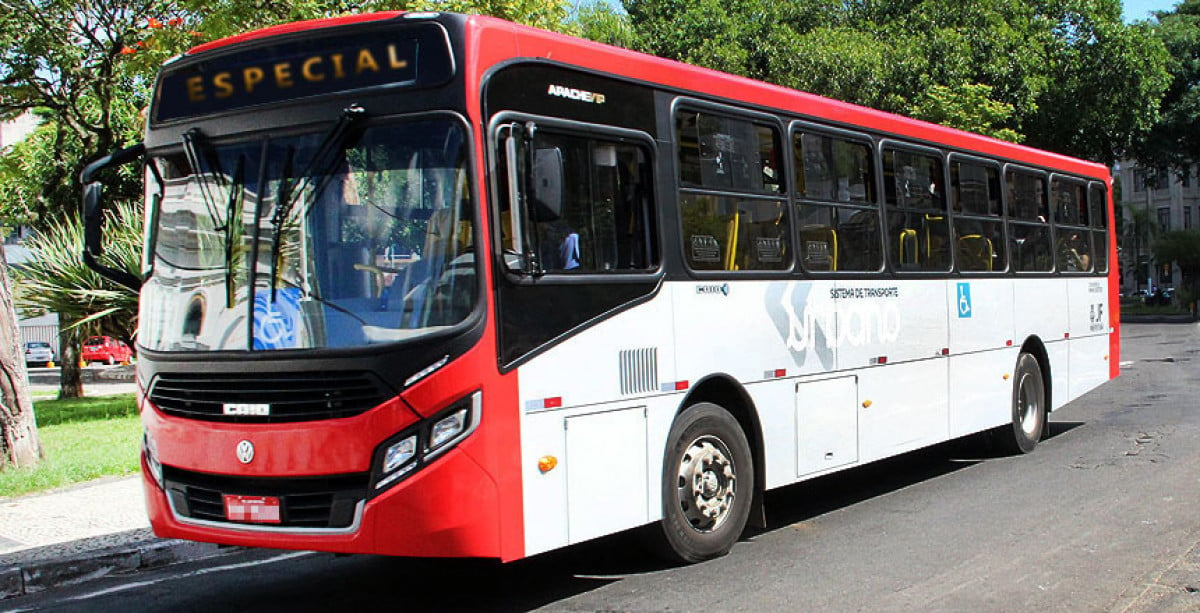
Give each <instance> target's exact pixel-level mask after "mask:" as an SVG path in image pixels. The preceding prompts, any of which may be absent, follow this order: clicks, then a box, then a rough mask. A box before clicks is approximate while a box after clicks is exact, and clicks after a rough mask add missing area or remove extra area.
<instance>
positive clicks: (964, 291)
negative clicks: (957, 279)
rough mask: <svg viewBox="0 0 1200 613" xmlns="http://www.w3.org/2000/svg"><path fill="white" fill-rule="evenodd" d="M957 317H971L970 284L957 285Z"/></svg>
mask: <svg viewBox="0 0 1200 613" xmlns="http://www.w3.org/2000/svg"><path fill="white" fill-rule="evenodd" d="M958 316H959V317H970V316H971V284H970V283H959V284H958Z"/></svg>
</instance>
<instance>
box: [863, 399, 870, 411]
mask: <svg viewBox="0 0 1200 613" xmlns="http://www.w3.org/2000/svg"><path fill="white" fill-rule="evenodd" d="M863 408H864V409H869V408H871V401H870V400H864V401H863Z"/></svg>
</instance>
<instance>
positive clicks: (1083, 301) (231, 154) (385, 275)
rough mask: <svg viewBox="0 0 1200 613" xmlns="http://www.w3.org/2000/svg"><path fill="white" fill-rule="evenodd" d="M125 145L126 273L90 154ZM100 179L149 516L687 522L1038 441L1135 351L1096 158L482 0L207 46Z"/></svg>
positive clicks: (522, 546)
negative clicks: (966, 443) (917, 117)
mask: <svg viewBox="0 0 1200 613" xmlns="http://www.w3.org/2000/svg"><path fill="white" fill-rule="evenodd" d="M132 161H141V162H142V163H143V164H144V165H145V168H146V172H145V184H146V247H145V253H146V257H145V261H144V270H143V271H142V274H141V275H140V276H135V275H131V274H129V273H128V272H125V273H122V272H120V271H114V270H112V269H111V268H106V267H105V266H104V265H103V264H102V261H103V260H102V259H101V258H100V256H101V254H102V247H103V238H102V236H101V223H100V222H101V220H102V219H103V204H102V198H101V194H100V186H99V184H98V183H94V182H93V178H94V177H95V176H96V173H97V172H98V171H99V170H101V169H103V168H107V167H112V166H115V165H119V164H122V163H127V162H132ZM84 179H85V183H89V184H90V187H89V188H88V190H87V195H86V196H85V205H86V207H85V208H86V211H87V217H88V230H89V233H88V246H87V253H86V254H85V258H86V259H87V260H88V261H89V262H91V263H92V264H94V265H95V266H97V267H99V268H100V269H102V270H105V271H106V272H107V273H108V274H109V275H110V276H112V277H114V278H117V279H118V280H120V281H121V282H123V283H126V284H128V285H130V286H132V287H137V288H139V289H140V292H141V312H140V316H139V326H140V327H139V332H138V337H137V338H138V345H139V346H138V356H139V361H138V381H139V384H140V387H141V390H142V393H141V415H142V421H143V424H144V426H145V442H144V448H143V469H144V470H143V474H144V476H145V492H146V498H147V501H148V507H149V513H150V519H151V523H152V524H153V527H154V530H155V532H156V533H157V534H159V535H161V536H164V537H172V538H183V539H192V540H197V541H207V542H216V543H227V544H234V545H250V546H263V547H280V548H295V549H312V550H324V551H335V552H358V553H382V554H393V555H413V556H479V557H489V558H499V559H503V560H514V559H518V558H522V557H525V556H530V555H534V554H537V553H540V552H545V551H548V550H552V549H555V548H559V547H563V546H566V545H571V544H573V543H578V542H581V541H585V540H588V539H592V538H595V537H598V536H601V535H605V534H610V533H614V532H618V531H622V530H627V529H631V528H635V527H639V526H644V525H656V526H659V527H660V528H655V527H654V526H651V528H649V529H648V530H647V533H648V534H652V535H656V536H655V537H654V538H656V539H658V540H659V541H660V542H661V544H664V545H665V550H666V551H668V552H670V553H671V554H672V555H674V556H676V557H677V558H679V559H681V560H685V561H695V560H701V559H706V558H710V557H713V556H717V555H721V554H723V553H725V552H727V551H728V550H729V549H730V548H731V547H732V546H733V544H734V543H735V542H736V540H737V539H738V537H739V535H740V534H741V533H742V531H743V529H744V527H745V526H746V525H747V523H748V522H756V523H757V522H762V521H763V518H764V517H765V515H764V509H763V506H762V497H763V492H764V491H765V490H767V489H771V488H777V487H781V486H785V485H789V484H793V483H797V482H799V481H803V480H805V479H809V478H812V477H814V476H817V475H824V474H828V473H831V472H834V471H838V470H841V469H845V468H850V467H854V466H860V465H863V464H866V463H868V462H872V461H874V460H878V459H880V458H885V457H888V456H893V455H896V454H900V453H905V452H908V451H911V450H914V449H918V448H921V447H926V446H929V445H932V444H935V443H938V442H941V441H946V440H949V439H953V438H956V437H962V436H965V435H968V434H972V433H977V432H981V431H985V430H995V431H996V432H998V433H999V434H1000V435H1001V438H1003V439H1005V440H1006V441H1007V442H1009V443H1010V444H1011V446H1012V447H1013V448H1014V450H1017V451H1022V452H1028V451H1031V450H1032V449H1033V447H1034V446H1035V445H1036V444H1037V443H1038V441H1039V439H1041V438H1042V437H1043V435H1044V433H1045V431H1046V416H1047V413H1048V412H1049V411H1051V410H1053V409H1055V408H1058V407H1061V406H1063V405H1064V404H1065V403H1067V402H1069V401H1071V400H1072V399H1074V398H1077V397H1079V396H1080V395H1081V394H1083V393H1084V392H1086V391H1088V390H1090V389H1092V388H1094V387H1096V386H1097V385H1099V384H1101V383H1103V382H1104V381H1107V380H1108V379H1110V378H1113V377H1115V376H1117V373H1118V369H1117V364H1118V341H1117V338H1118V336H1117V327H1118V314H1117V299H1116V295H1117V294H1116V291H1117V283H1116V280H1115V276H1114V275H1115V274H1116V267H1115V266H1111V265H1110V263H1111V262H1113V261H1114V257H1115V245H1114V241H1113V240H1112V236H1111V233H1110V230H1111V228H1112V227H1113V222H1112V211H1111V206H1110V183H1111V179H1110V176H1109V173H1108V171H1107V170H1106V169H1105V168H1104V167H1102V166H1100V165H1096V164H1092V163H1088V162H1084V161H1080V160H1076V159H1072V158H1068V157H1064V156H1061V155H1056V154H1053V153H1048V152H1045V151H1037V150H1034V149H1030V148H1027V147H1023V146H1018V145H1013V144H1009V143H1004V142H1000V141H997V140H993V139H989V138H985V137H981V136H977V135H974V134H968V133H964V132H961V131H956V130H952V129H948V128H944V127H940V126H935V125H931V124H927V123H923V122H919V121H913V120H910V119H906V118H904V117H898V116H895V115H890V114H886V113H882V112H877V111H873V110H869V109H865V108H861V107H857V106H853V105H849V104H844V103H840V102H836V101H833V100H828V99H824V98H821V97H817V96H813V95H809V94H805V93H801V92H797V91H792V90H788V89H784V88H780V87H776V86H772V85H767V84H764V83H759V82H755V81H751V80H747V79H744V78H739V77H734V76H730V75H727V74H721V73H718V72H714V71H710V70H705V69H701V68H695V67H692V66H686V65H682V64H678V63H674V62H670V61H665V60H662V59H657V58H654V57H649V56H646V55H641V54H638V53H633V52H630V51H627V50H623V49H618V48H614V47H609V46H605V45H601V44H596V43H592V42H588V41H583V40H578V39H574V38H570V37H567V36H562V35H559V34H553V33H549V32H544V31H540V30H536V29H532V28H528V27H523V26H519V25H514V24H512V23H508V22H504V21H500V20H496V19H491V18H487V17H479V16H462V15H453V14H443V13H411V12H410V13H378V14H370V15H361V16H354V17H347V18H340V19H326V20H319V21H310V22H303V23H296V24H291V25H286V26H280V27H273V28H267V29H264V30H259V31H255V32H250V33H247V34H243V35H240V36H235V37H232V38H228V39H225V40H220V41H216V42H213V43H209V44H205V45H201V46H199V47H197V48H195V49H193V50H191V51H190V52H188V53H186V54H184V55H182V56H181V57H178V58H176V59H174V60H172V61H171V62H169V63H168V64H167V65H165V66H164V67H163V68H162V71H161V75H160V76H159V79H158V82H157V86H156V90H155V95H154V100H153V103H152V106H151V108H150V110H149V115H148V125H147V129H146V137H145V142H144V144H142V145H137V146H135V147H132V148H130V149H128V150H124V151H121V152H117V153H115V154H113V155H111V156H109V157H107V158H104V159H102V160H100V161H98V162H96V163H95V164H93V165H92V167H90V168H89V169H88V170H87V171H85V176H84Z"/></svg>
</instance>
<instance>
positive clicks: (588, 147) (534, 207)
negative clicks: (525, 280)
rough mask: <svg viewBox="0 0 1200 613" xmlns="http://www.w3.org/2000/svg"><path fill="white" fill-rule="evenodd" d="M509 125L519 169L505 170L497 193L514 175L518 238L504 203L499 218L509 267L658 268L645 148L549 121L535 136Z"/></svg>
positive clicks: (569, 270) (537, 270)
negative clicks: (569, 130) (576, 131)
mask: <svg viewBox="0 0 1200 613" xmlns="http://www.w3.org/2000/svg"><path fill="white" fill-rule="evenodd" d="M514 132H516V136H512V137H510V138H515V139H516V141H517V142H514V143H511V144H512V145H515V146H514V147H512V149H515V151H514V152H513V153H512V155H515V158H516V164H515V166H516V168H515V169H512V170H509V171H508V172H506V173H504V174H505V177H504V179H503V180H502V189H501V193H509V194H512V193H514V192H513V190H509V189H508V182H509V181H511V180H512V177H514V176H515V177H516V181H517V189H516V190H515V193H516V194H518V200H519V202H520V204H521V206H520V209H519V210H518V211H517V216H518V226H519V230H518V234H519V236H518V238H519V240H517V241H514V240H513V230H512V228H513V224H514V222H513V219H512V215H513V212H512V211H511V209H510V210H504V209H505V208H509V207H502V210H501V214H500V220H499V221H500V226H501V242H502V244H503V245H504V248H505V253H504V261H505V264H506V265H507V267H508V268H509V269H510V270H521V271H524V272H527V273H532V274H542V273H562V274H580V273H601V274H603V273H619V272H644V271H649V270H653V269H655V268H657V267H658V251H657V239H656V232H655V231H654V220H653V205H652V200H651V194H652V191H653V190H652V182H651V179H650V177H651V175H650V156H649V152H648V150H647V148H646V147H644V146H642V145H639V144H631V143H629V142H616V141H612V140H607V139H604V138H602V137H593V136H581V135H573V134H566V133H559V132H555V131H553V130H552V129H550V128H546V127H539V128H537V129H536V130H535V131H534V137H533V138H532V139H529V138H528V137H524V136H522V135H521V133H522V132H525V130H523V129H522V128H521V127H518V128H517V129H515V130H514ZM505 140H506V141H507V139H505ZM509 163H511V162H509ZM514 170H515V173H514V172H513V171H514ZM510 200H511V198H510Z"/></svg>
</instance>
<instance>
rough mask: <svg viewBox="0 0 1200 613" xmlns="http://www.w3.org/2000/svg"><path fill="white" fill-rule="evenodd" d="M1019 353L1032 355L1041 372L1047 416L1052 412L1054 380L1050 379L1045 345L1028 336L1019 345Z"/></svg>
mask: <svg viewBox="0 0 1200 613" xmlns="http://www.w3.org/2000/svg"><path fill="white" fill-rule="evenodd" d="M1021 352H1022V353H1028V354H1030V355H1032V356H1033V357H1034V358H1036V359H1037V361H1038V367H1039V368H1040V369H1041V370H1042V386H1043V387H1044V388H1045V389H1046V413H1047V414H1049V413H1050V412H1051V411H1053V410H1054V408H1053V407H1054V396H1053V395H1052V394H1051V392H1052V391H1053V389H1054V379H1053V378H1051V377H1050V355H1049V354H1048V353H1046V345H1045V344H1044V343H1042V339H1041V338H1038V337H1037V336H1030V337H1029V338H1027V339H1025V342H1024V343H1022V344H1021Z"/></svg>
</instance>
